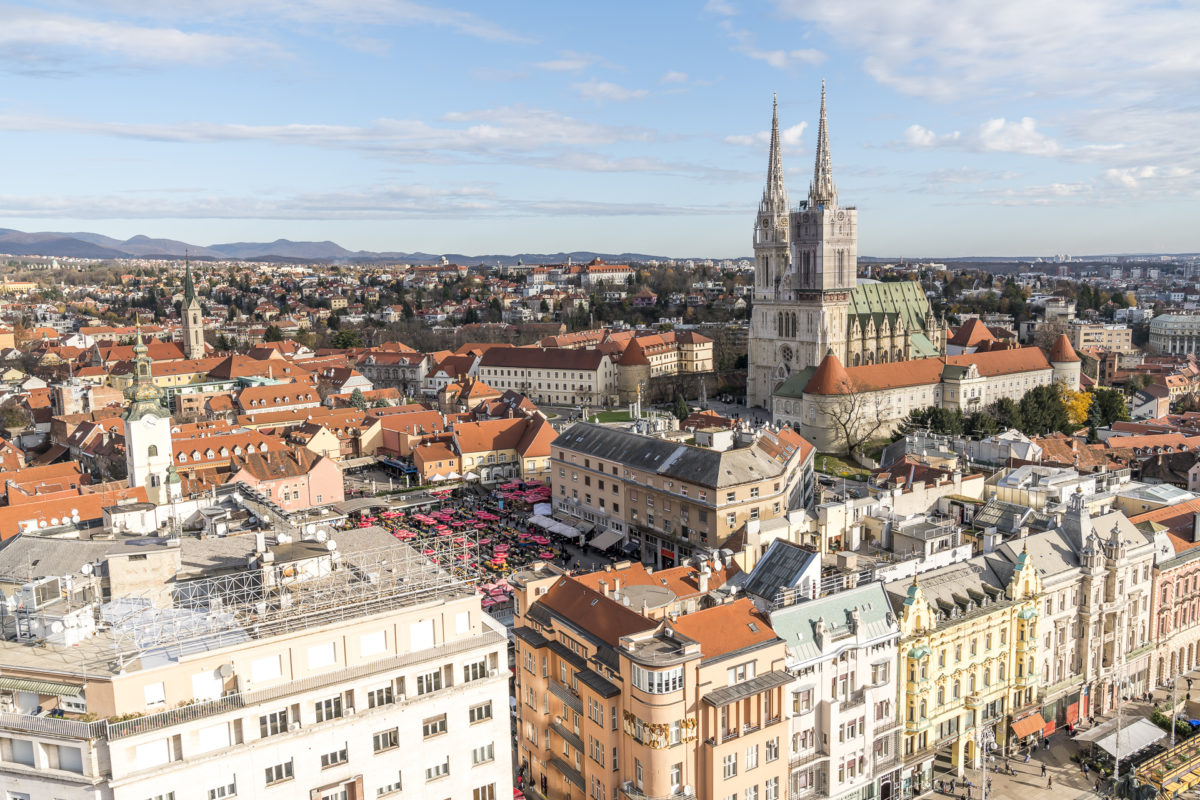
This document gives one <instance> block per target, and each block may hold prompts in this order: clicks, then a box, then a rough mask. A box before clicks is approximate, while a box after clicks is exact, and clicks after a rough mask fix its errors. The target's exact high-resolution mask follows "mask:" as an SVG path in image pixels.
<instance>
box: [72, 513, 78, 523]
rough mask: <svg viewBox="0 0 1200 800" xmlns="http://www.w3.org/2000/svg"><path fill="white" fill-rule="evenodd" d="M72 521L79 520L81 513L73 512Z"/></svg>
mask: <svg viewBox="0 0 1200 800" xmlns="http://www.w3.org/2000/svg"><path fill="white" fill-rule="evenodd" d="M71 522H79V515H78V514H72V515H71Z"/></svg>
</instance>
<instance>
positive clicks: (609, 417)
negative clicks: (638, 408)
mask: <svg viewBox="0 0 1200 800" xmlns="http://www.w3.org/2000/svg"><path fill="white" fill-rule="evenodd" d="M589 416H590V417H591V419H592V421H593V422H632V421H633V417H631V416H629V412H628V411H599V412H597V413H595V414H590V415H589Z"/></svg>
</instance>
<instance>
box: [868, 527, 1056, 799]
mask: <svg viewBox="0 0 1200 800" xmlns="http://www.w3.org/2000/svg"><path fill="white" fill-rule="evenodd" d="M1009 570H1011V572H1009ZM1006 574H1007V575H1011V577H1009V578H1008V579H1007V580H1006V579H1005V577H1004V576H1005V575H1006ZM886 588H887V591H888V595H889V599H890V600H891V603H892V606H893V608H894V610H895V612H896V616H897V617H898V619H899V624H900V634H901V639H900V672H901V674H900V676H899V680H900V712H901V714H903V719H904V728H903V734H902V737H903V744H902V746H903V755H904V761H905V764H904V773H903V781H902V790H901V796H902V797H915V796H917V795H919V794H921V793H922V792H925V791H928V790H929V789H930V787H931V781H932V779H933V774H934V762H935V759H936V760H940V761H941V762H942V763H941V765H940V766H939V772H940V771H942V770H945V769H953V770H954V771H955V772H956V773H957V774H959V775H961V774H963V768H964V766H968V765H970V766H977V765H978V754H979V752H980V751H979V747H980V746H981V744H982V745H984V746H985V749H986V743H987V742H989V741H995V742H996V746H997V747H998V748H1000V747H1003V746H1004V745H1005V744H1006V743H1008V742H1009V740H1010V736H1009V733H1010V730H1012V731H1015V732H1016V734H1017V736H1018V738H1023V736H1024V735H1027V733H1026V731H1027V729H1028V728H1029V726H1030V724H1035V725H1036V722H1033V720H1034V719H1035V716H1034V715H1036V714H1037V712H1038V706H1037V702H1038V676H1039V674H1040V673H1039V670H1038V669H1037V668H1036V663H1035V660H1036V655H1037V646H1038V631H1037V626H1038V613H1039V612H1038V606H1039V602H1038V598H1039V595H1040V594H1041V591H1042V586H1041V579H1040V578H1039V577H1038V574H1037V570H1036V569H1035V568H1034V566H1033V559H1032V557H1031V556H1030V555H1029V553H1028V551H1025V552H1022V554H1021V556H1020V558H1019V559H1018V560H1017V563H1016V564H1015V565H1008V566H1005V565H1002V564H998V563H995V564H994V563H993V559H992V558H990V557H989V556H981V557H978V558H974V559H971V560H970V561H966V562H963V563H960V564H954V565H952V566H949V567H944V568H942V569H938V570H933V571H931V572H927V573H924V574H923V575H921V576H920V578H919V579H917V578H913V580H912V582H911V583H907V585H906V582H905V581H896V582H893V583H891V584H888V586H887V587H886ZM1037 719H1040V717H1037ZM1037 731H1038V732H1040V731H1041V726H1040V725H1037ZM1028 734H1032V731H1028Z"/></svg>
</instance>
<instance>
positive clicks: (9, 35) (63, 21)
mask: <svg viewBox="0 0 1200 800" xmlns="http://www.w3.org/2000/svg"><path fill="white" fill-rule="evenodd" d="M0 16H3V18H4V23H3V24H0V61H9V62H14V63H17V64H20V65H24V66H26V67H28V68H30V69H32V70H45V71H65V70H66V68H67V67H66V65H68V64H71V63H76V62H78V61H80V60H81V58H82V59H87V60H90V61H92V62H97V61H98V62H100V63H105V62H110V63H116V64H122V65H128V64H132V65H151V64H201V63H209V62H213V61H223V60H225V59H228V58H231V57H234V56H244V55H250V54H269V55H273V54H277V52H278V51H277V50H276V48H275V46H274V45H272V44H269V43H267V42H262V41H257V40H253V39H248V38H244V37H240V36H218V35H213V34H207V33H188V32H185V31H182V30H179V29H177V28H162V27H159V28H153V27H141V26H136V25H129V24H122V23H109V22H101V21H98V20H92V19H83V18H81V17H73V16H68V15H65V14H47V13H43V12H40V11H33V10H30V9H26V8H14V7H11V6H8V7H0Z"/></svg>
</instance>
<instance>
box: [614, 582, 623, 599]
mask: <svg viewBox="0 0 1200 800" xmlns="http://www.w3.org/2000/svg"><path fill="white" fill-rule="evenodd" d="M619 591H621V579H620V578H613V597H616V596H617V592H619Z"/></svg>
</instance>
